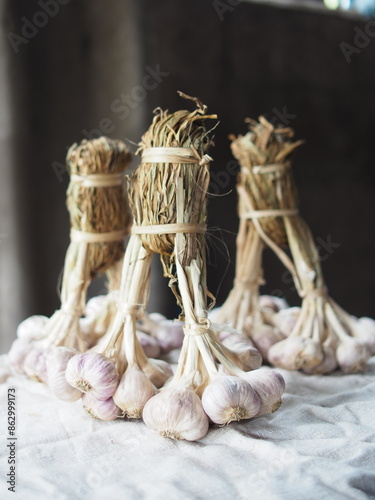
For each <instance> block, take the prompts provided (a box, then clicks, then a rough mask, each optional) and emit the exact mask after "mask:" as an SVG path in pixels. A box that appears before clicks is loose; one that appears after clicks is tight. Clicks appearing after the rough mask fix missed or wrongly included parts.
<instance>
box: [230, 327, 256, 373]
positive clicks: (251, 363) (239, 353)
mask: <svg viewBox="0 0 375 500" xmlns="http://www.w3.org/2000/svg"><path fill="white" fill-rule="evenodd" d="M222 343H223V345H224V346H225V347H227V348H228V349H230V350H231V351H232V352H234V353H235V355H236V364H237V365H238V366H239V368H241V369H242V370H245V371H248V370H255V369H257V368H259V367H260V366H261V365H262V356H261V354H260V352H259V351H258V350H257V349H256V348H255V347H254V345H253V343H252V342H251V340H250V339H248V338H247V337H245V336H240V335H237V334H231V335H229V336H228V337H225V338H224V340H223V341H222Z"/></svg>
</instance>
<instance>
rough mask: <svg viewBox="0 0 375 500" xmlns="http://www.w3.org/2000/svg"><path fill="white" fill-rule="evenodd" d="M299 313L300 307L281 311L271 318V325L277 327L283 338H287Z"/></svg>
mask: <svg viewBox="0 0 375 500" xmlns="http://www.w3.org/2000/svg"><path fill="white" fill-rule="evenodd" d="M300 313H301V308H300V307H289V308H288V309H281V310H280V311H279V312H278V313H277V314H275V316H274V317H273V324H275V325H276V326H277V328H278V329H279V330H280V332H281V333H282V334H283V335H284V337H288V335H289V334H290V333H291V332H292V330H293V328H294V325H295V324H296V322H297V319H298V316H299V315H300Z"/></svg>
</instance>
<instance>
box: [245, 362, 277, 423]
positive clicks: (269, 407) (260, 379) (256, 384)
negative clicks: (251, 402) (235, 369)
mask: <svg viewBox="0 0 375 500" xmlns="http://www.w3.org/2000/svg"><path fill="white" fill-rule="evenodd" d="M242 378H243V379H244V380H246V382H248V383H249V384H250V385H251V387H252V388H253V389H254V391H255V392H256V393H257V394H258V396H259V398H260V407H259V410H258V413H257V414H256V416H257V417H260V416H262V415H267V414H269V413H273V412H275V411H276V410H277V409H278V408H279V406H280V405H281V396H282V395H283V393H284V390H285V380H284V378H283V376H282V375H281V373H279V372H277V371H276V370H272V369H271V368H268V367H262V368H259V369H258V370H254V371H251V372H247V373H245V374H244V375H243V377H242Z"/></svg>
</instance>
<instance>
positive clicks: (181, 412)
mask: <svg viewBox="0 0 375 500" xmlns="http://www.w3.org/2000/svg"><path fill="white" fill-rule="evenodd" d="M143 420H144V422H145V424H146V425H147V427H150V428H151V429H154V430H155V431H156V432H158V433H159V434H160V435H162V436H163V437H167V438H171V439H186V440H187V441H197V440H198V439H201V438H203V437H204V436H205V435H206V434H207V432H208V426H209V421H208V417H207V415H206V414H205V412H204V411H203V407H202V403H201V400H200V399H199V397H198V396H197V395H196V393H195V392H194V390H193V389H191V388H190V387H184V386H182V385H178V386H169V387H165V388H163V389H162V390H161V391H160V392H159V394H156V396H154V397H152V398H151V399H150V400H149V401H148V402H147V403H146V405H145V407H144V409H143Z"/></svg>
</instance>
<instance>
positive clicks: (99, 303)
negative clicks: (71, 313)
mask: <svg viewBox="0 0 375 500" xmlns="http://www.w3.org/2000/svg"><path fill="white" fill-rule="evenodd" d="M107 302H108V295H97V296H96V297H92V298H91V299H89V300H88V301H87V304H86V307H85V316H86V318H91V317H93V316H97V315H98V314H99V313H100V312H101V310H102V309H103V308H104V307H106V305H107Z"/></svg>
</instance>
